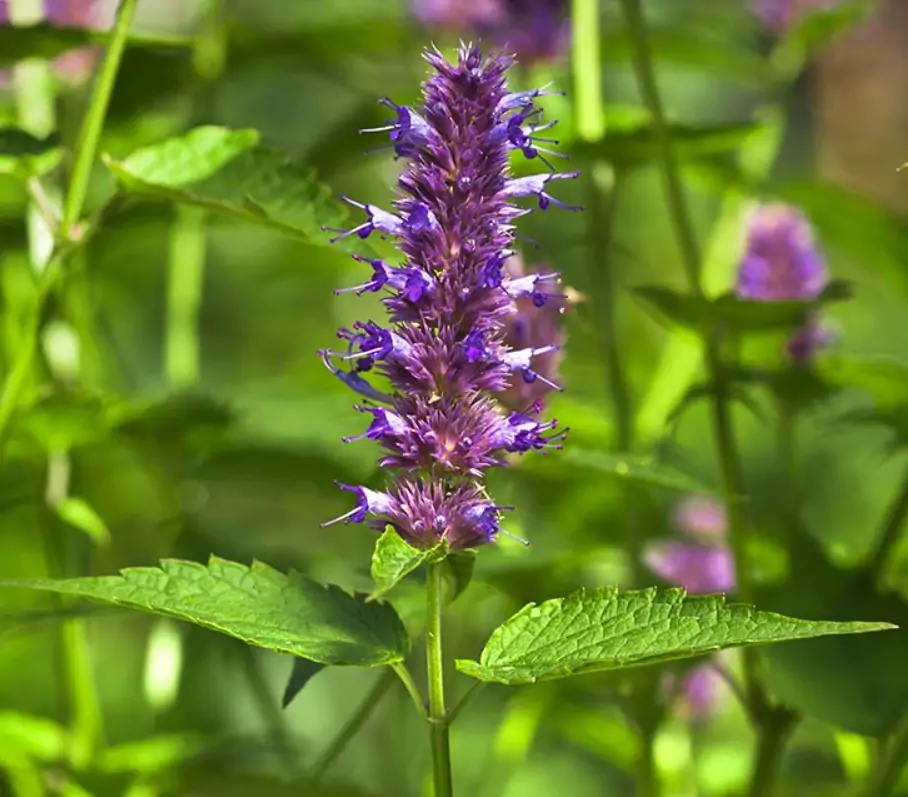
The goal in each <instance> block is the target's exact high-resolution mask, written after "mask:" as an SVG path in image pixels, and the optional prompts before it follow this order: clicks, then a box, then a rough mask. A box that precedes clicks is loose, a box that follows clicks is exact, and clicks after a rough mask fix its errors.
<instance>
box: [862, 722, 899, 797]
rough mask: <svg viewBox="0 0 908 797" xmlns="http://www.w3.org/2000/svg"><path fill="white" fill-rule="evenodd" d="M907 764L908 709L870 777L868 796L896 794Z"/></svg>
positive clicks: (879, 796) (884, 796)
mask: <svg viewBox="0 0 908 797" xmlns="http://www.w3.org/2000/svg"><path fill="white" fill-rule="evenodd" d="M906 764H908V711H906V712H905V714H904V715H903V716H902V721H901V723H900V724H899V727H898V728H897V729H896V731H895V734H894V735H893V737H892V738H891V739H890V740H889V744H888V745H887V747H886V752H885V753H884V754H883V755H882V756H881V758H880V761H879V764H878V766H877V768H876V770H875V772H874V774H873V776H872V777H871V779H870V785H869V787H868V789H867V797H890V795H892V794H894V793H895V789H896V787H897V786H898V784H899V781H900V780H901V775H902V772H904V770H905V766H906Z"/></svg>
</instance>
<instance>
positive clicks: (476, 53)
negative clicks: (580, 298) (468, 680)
mask: <svg viewBox="0 0 908 797" xmlns="http://www.w3.org/2000/svg"><path fill="white" fill-rule="evenodd" d="M426 60H427V61H428V63H429V65H430V67H431V68H432V71H433V74H432V76H431V77H430V78H429V80H428V81H426V83H425V84H424V86H423V100H422V102H421V104H420V105H419V111H418V112H417V111H416V110H414V108H413V107H407V106H401V105H397V104H395V103H394V102H393V101H391V100H386V101H384V102H385V104H386V105H388V106H389V107H391V108H392V109H394V110H395V112H396V114H397V119H396V121H394V122H392V123H390V124H389V125H387V126H386V127H383V128H380V132H385V133H387V134H388V135H389V136H390V139H391V142H392V145H393V147H394V149H395V152H396V154H397V155H398V156H400V157H402V158H404V159H406V161H407V166H406V168H405V169H404V171H403V173H402V174H401V175H400V177H399V179H398V193H399V195H400V198H399V199H398V200H396V201H395V203H394V208H393V212H386V211H382V210H379V209H378V208H377V207H375V206H374V205H364V204H360V203H357V202H354V201H352V200H347V201H348V202H349V203H350V204H351V205H354V206H355V207H358V208H360V209H362V210H363V211H365V213H366V215H367V220H366V221H365V222H364V223H362V224H360V225H359V226H356V227H354V228H353V229H351V230H347V231H336V232H339V233H340V234H339V235H338V238H343V237H346V236H349V235H354V234H355V235H358V236H359V237H361V238H366V237H368V236H369V235H370V234H371V233H372V232H374V231H375V230H378V231H379V232H382V233H385V234H386V235H390V236H393V237H394V238H395V239H396V241H397V246H398V249H399V250H400V252H401V254H402V255H403V258H404V262H403V264H402V265H400V266H390V265H388V264H387V263H386V262H384V261H382V260H368V259H366V258H362V257H357V258H356V260H358V261H359V262H362V263H365V264H367V265H369V266H371V268H372V277H371V279H369V280H368V281H366V282H364V283H362V284H360V285H358V286H355V287H353V288H345V289H340V290H339V291H337V293H347V292H352V293H356V294H362V293H366V292H378V291H381V292H382V293H383V299H382V302H383V304H384V306H385V308H386V309H387V311H388V315H389V322H388V323H387V324H386V325H379V324H376V323H375V322H372V321H368V322H361V321H357V322H356V323H354V324H353V325H352V326H351V327H350V328H343V329H341V330H340V331H339V332H338V337H340V338H341V340H344V341H346V351H339V352H331V351H323V352H321V354H322V357H323V359H324V361H325V364H326V365H327V367H328V368H329V369H330V370H331V371H332V372H333V373H334V374H335V375H336V376H337V377H338V378H339V379H341V380H342V381H343V382H344V383H345V384H347V385H348V386H349V387H351V388H352V389H353V390H354V391H356V392H357V393H360V394H361V395H364V396H366V397H368V398H370V399H372V400H373V401H376V402H380V403H382V404H384V405H386V406H385V407H372V406H366V407H359V408H358V409H359V410H360V411H362V412H366V413H369V414H371V415H372V421H371V422H370V424H369V426H368V428H367V429H366V430H365V432H363V433H361V434H359V435H356V436H351V437H345V438H344V440H345V441H346V442H353V441H355V440H360V441H361V440H373V441H375V442H377V443H378V444H379V445H380V446H381V448H382V455H381V458H380V459H379V464H380V465H381V466H382V467H383V468H385V469H387V470H388V471H390V472H391V473H392V483H391V486H390V487H389V489H388V491H387V492H383V493H380V492H375V491H369V490H367V489H366V488H364V487H353V488H350V487H344V488H343V489H346V490H350V491H352V492H354V493H356V495H357V507H356V508H355V509H353V510H351V511H350V512H347V513H346V514H344V515H342V516H341V517H340V518H338V520H341V521H344V522H358V523H366V524H368V525H370V526H374V527H376V528H385V527H386V526H388V525H391V526H392V527H393V528H395V529H396V530H397V532H398V533H399V534H400V536H401V537H402V538H403V539H404V540H406V541H407V542H409V543H410V544H412V545H414V546H417V547H421V548H429V547H434V546H435V545H437V544H438V543H439V542H443V543H445V544H446V545H447V546H448V547H449V548H450V549H452V550H457V549H462V548H472V547H474V546H477V545H481V544H485V543H488V542H492V541H493V540H495V539H496V538H497V537H498V536H499V535H500V534H505V535H508V532H507V531H505V530H503V529H502V528H500V522H501V512H502V511H504V510H505V509H507V507H502V506H498V505H496V504H495V503H494V502H492V501H491V500H490V499H489V497H488V495H487V494H486V492H485V487H484V485H483V477H484V475H485V471H486V470H487V469H488V468H492V467H501V466H503V465H505V464H507V461H508V458H509V455H511V454H523V453H525V452H528V451H542V452H543V453H545V452H547V451H551V450H557V449H559V448H561V445H562V442H563V440H564V437H565V433H566V431H567V430H563V429H560V428H558V424H557V422H556V421H554V420H546V419H542V418H540V417H539V415H540V414H541V410H542V408H541V405H539V404H538V402H535V397H536V396H538V394H539V393H540V392H541V391H539V390H537V391H535V392H534V394H533V397H534V400H533V401H529V402H525V403H524V404H522V405H521V406H520V407H514V406H511V405H508V404H507V403H506V402H505V401H503V399H504V398H505V395H506V391H509V390H510V389H511V387H512V386H513V385H519V384H521V383H526V384H533V385H538V384H542V385H545V386H546V387H547V389H552V390H561V387H560V386H559V385H558V384H556V383H555V382H554V381H553V380H552V378H551V377H552V376H553V375H554V369H553V368H551V367H550V366H547V365H545V358H552V357H555V356H556V352H557V349H558V343H557V340H556V339H557V335H556V334H555V333H556V331H557V330H555V329H552V339H549V340H544V339H542V338H541V336H540V335H539V334H535V335H533V336H532V337H531V338H529V339H528V340H527V341H526V342H524V343H523V345H520V346H519V347H516V348H515V347H513V346H512V342H511V339H510V337H509V334H508V333H509V331H510V325H511V321H512V319H513V318H514V317H515V316H517V315H518V312H519V313H521V314H523V316H524V317H526V318H527V319H529V318H531V316H532V313H540V314H545V313H547V312H549V311H550V310H552V309H553V308H554V309H555V310H556V311H557V309H558V308H559V307H560V306H561V304H562V303H563V302H564V301H565V299H566V298H567V295H566V294H565V293H562V292H561V291H559V290H558V282H557V280H558V274H557V273H556V272H553V271H551V270H546V271H544V272H541V273H538V274H531V275H523V274H518V273H513V272H512V270H510V269H509V268H508V267H507V265H506V263H507V260H508V258H509V257H511V256H512V255H513V254H514V250H513V243H514V226H513V222H514V220H515V219H516V218H518V217H519V216H520V215H523V213H524V212H525V211H522V210H521V209H520V208H518V207H516V206H515V205H514V204H513V203H512V199H513V198H514V197H516V196H530V195H535V196H538V197H539V200H540V204H541V205H542V206H543V207H547V206H549V205H556V206H564V205H562V203H560V202H558V201H557V200H555V199H553V198H552V197H551V196H550V195H549V194H548V193H547V187H548V185H549V183H550V182H551V181H552V180H555V179H559V178H564V177H575V176H576V174H575V173H571V174H563V175H559V174H556V173H550V174H545V175H540V176H538V177H531V178H523V179H519V180H513V179H510V177H509V169H508V158H509V154H510V153H511V152H512V151H514V150H521V152H522V153H523V154H524V155H526V156H527V157H540V156H539V153H540V152H543V151H545V152H548V150H542V149H539V147H538V146H537V145H538V143H539V142H542V141H543V139H540V138H538V136H536V133H537V132H538V131H539V130H542V129H544V128H545V127H547V125H543V124H540V123H539V120H538V117H539V112H538V111H537V110H536V108H535V107H534V105H533V100H534V99H536V98H537V97H539V96H542V95H543V94H547V93H551V92H548V91H546V90H544V89H540V90H537V91H530V92H523V93H521V94H511V93H509V92H508V89H507V80H506V74H507V70H508V69H509V68H510V67H511V66H512V64H513V60H512V59H511V58H510V57H507V56H501V55H493V56H488V57H484V56H483V55H482V53H481V52H480V50H479V49H478V48H477V47H474V46H462V47H461V49H460V50H459V52H458V56H457V61H456V63H449V62H448V61H446V60H445V59H444V58H443V57H442V56H441V54H440V53H439V52H437V51H434V50H433V51H430V52H428V53H427V54H426ZM546 143H551V142H548V141H546ZM550 154H553V153H550ZM565 207H568V206H565ZM334 240H337V238H335V239H334ZM523 305H527V307H523ZM550 328H551V327H550V326H546V325H545V324H544V323H543V324H538V325H536V326H535V327H534V329H535V330H536V332H537V333H540V332H542V331H544V330H548V329H550ZM335 363H337V364H335ZM342 363H348V365H347V366H342V365H341V364H342ZM348 369H349V370H348ZM366 372H368V373H369V374H370V375H371V374H373V373H374V374H375V375H377V376H378V377H379V378H382V379H386V380H387V381H388V382H389V383H390V386H391V391H392V392H391V394H390V395H385V394H383V393H380V392H379V391H377V390H376V389H375V388H374V387H373V386H372V384H371V381H367V380H366V379H365V378H364V377H363V374H364V373H366ZM370 380H371V376H370ZM530 404H532V406H531V407H530V408H529V409H527V407H528V405H530ZM509 408H510V409H512V410H513V411H511V412H509V411H508V410H509ZM332 522H337V521H332ZM508 536H510V535H508Z"/></svg>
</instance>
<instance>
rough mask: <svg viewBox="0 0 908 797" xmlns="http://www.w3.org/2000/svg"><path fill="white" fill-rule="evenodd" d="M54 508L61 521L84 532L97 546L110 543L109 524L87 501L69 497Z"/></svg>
mask: <svg viewBox="0 0 908 797" xmlns="http://www.w3.org/2000/svg"><path fill="white" fill-rule="evenodd" d="M54 508H55V510H56V512H57V515H58V516H59V518H60V519H61V520H63V521H65V522H66V523H69V525H70V526H73V527H74V528H77V529H79V531H84V532H85V533H86V534H87V535H88V536H89V537H91V538H92V540H94V542H95V543H96V544H97V545H101V546H105V545H108V544H109V543H110V531H109V530H108V528H107V524H106V523H105V522H104V520H103V519H102V518H101V516H100V515H99V514H98V513H97V512H95V510H94V509H92V507H91V505H90V504H89V503H88V502H87V501H85V500H83V499H81V498H74V497H72V496H69V497H67V498H64V499H63V500H62V501H60V503H58V504H57V505H56V507H54Z"/></svg>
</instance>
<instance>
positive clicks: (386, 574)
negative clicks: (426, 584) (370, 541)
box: [370, 526, 440, 598]
mask: <svg viewBox="0 0 908 797" xmlns="http://www.w3.org/2000/svg"><path fill="white" fill-rule="evenodd" d="M439 550H440V549H439V548H427V549H422V550H421V549H419V548H414V547H413V546H412V545H410V544H409V543H408V542H406V541H405V540H404V539H403V537H401V536H400V534H398V533H397V532H396V531H395V530H394V529H393V528H392V527H391V526H388V527H387V528H386V529H385V531H384V533H383V534H382V535H381V536H380V537H379V538H378V540H376V542H375V550H374V551H373V552H372V580H373V581H374V582H375V591H374V592H373V593H372V595H371V596H370V597H371V598H378V597H380V596H382V595H384V594H385V593H387V592H390V591H391V590H392V589H393V588H394V586H395V585H396V584H397V583H398V582H400V581H401V579H403V578H404V577H405V576H407V575H408V574H409V573H412V572H413V571H414V570H416V568H417V567H419V566H420V565H421V564H423V563H424V562H426V561H428V560H429V559H432V558H433V557H437V556H438V555H439Z"/></svg>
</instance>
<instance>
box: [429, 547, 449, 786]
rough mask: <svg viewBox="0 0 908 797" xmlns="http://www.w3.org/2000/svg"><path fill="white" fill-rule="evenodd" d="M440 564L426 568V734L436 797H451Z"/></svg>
mask: <svg viewBox="0 0 908 797" xmlns="http://www.w3.org/2000/svg"><path fill="white" fill-rule="evenodd" d="M442 564H443V563H441V562H434V563H432V564H429V565H427V567H426V669H427V675H428V683H429V716H428V719H429V735H430V741H431V745H432V775H433V782H434V784H435V797H453V794H454V783H453V779H452V776H451V749H450V740H449V734H448V715H447V710H446V709H445V683H444V659H443V657H442V648H441V608H442V595H443V592H442V591H443V588H444V578H443V574H442Z"/></svg>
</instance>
